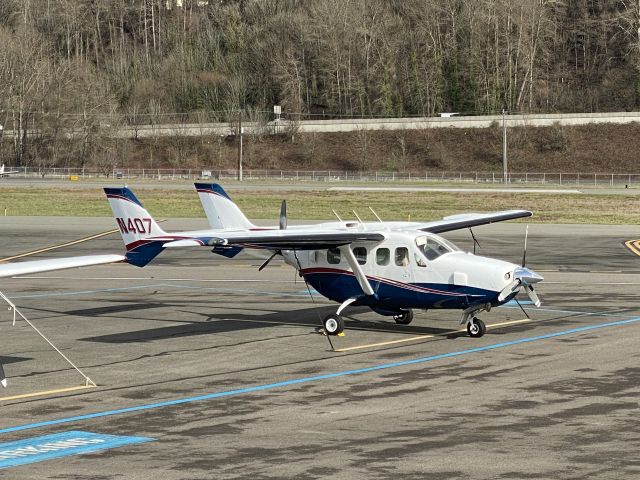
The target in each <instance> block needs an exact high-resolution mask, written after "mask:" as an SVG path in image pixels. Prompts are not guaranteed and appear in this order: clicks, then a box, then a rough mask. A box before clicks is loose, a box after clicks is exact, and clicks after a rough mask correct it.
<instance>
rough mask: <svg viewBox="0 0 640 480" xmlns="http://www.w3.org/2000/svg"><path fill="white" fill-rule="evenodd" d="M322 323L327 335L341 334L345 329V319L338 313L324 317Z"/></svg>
mask: <svg viewBox="0 0 640 480" xmlns="http://www.w3.org/2000/svg"><path fill="white" fill-rule="evenodd" d="M322 325H323V326H324V331H325V333H326V334H327V335H340V334H341V333H342V332H343V331H344V319H343V318H342V317H341V316H340V315H338V314H336V313H334V314H331V315H327V316H326V317H324V320H322Z"/></svg>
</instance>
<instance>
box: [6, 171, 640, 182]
mask: <svg viewBox="0 0 640 480" xmlns="http://www.w3.org/2000/svg"><path fill="white" fill-rule="evenodd" d="M6 170H8V171H11V170H19V173H14V174H12V175H11V177H17V178H42V179H47V178H58V179H60V178H69V179H72V180H73V179H76V177H77V179H86V178H111V179H149V180H161V181H162V180H167V181H171V180H235V179H237V178H238V172H237V170H235V169H211V170H208V169H207V170H202V169H197V170H196V169H170V168H152V169H149V168H141V169H133V168H115V169H113V170H109V171H104V170H94V169H80V168H47V169H38V168H31V167H6ZM243 178H244V180H269V181H283V182H285V181H301V182H302V181H303V182H309V181H310V182H384V183H387V182H414V183H421V182H449V183H477V184H487V183H488V184H504V178H503V173H502V172H501V171H500V172H455V171H423V172H418V171H413V172H389V171H382V170H380V171H349V170H258V169H246V168H245V169H243ZM508 184H513V185H584V186H588V185H594V186H598V185H600V186H606V185H609V186H614V185H627V186H631V185H640V173H585V172H512V173H510V174H509V176H508Z"/></svg>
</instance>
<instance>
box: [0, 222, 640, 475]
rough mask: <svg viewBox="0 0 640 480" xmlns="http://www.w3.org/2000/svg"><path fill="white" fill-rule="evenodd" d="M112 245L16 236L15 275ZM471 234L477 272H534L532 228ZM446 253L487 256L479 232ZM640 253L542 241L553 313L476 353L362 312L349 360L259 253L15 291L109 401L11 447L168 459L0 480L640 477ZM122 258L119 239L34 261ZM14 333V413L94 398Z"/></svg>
mask: <svg viewBox="0 0 640 480" xmlns="http://www.w3.org/2000/svg"><path fill="white" fill-rule="evenodd" d="M113 227H114V225H113V220H112V219H108V218H104V219H82V218H2V219H0V228H1V229H2V235H3V237H2V238H3V240H4V241H3V247H2V256H9V255H13V254H16V253H20V252H24V251H28V250H33V249H36V248H40V247H46V246H50V245H55V244H59V243H63V242H66V241H70V240H73V239H76V238H79V237H82V236H86V235H91V234H94V233H98V232H101V231H105V230H109V229H111V228H113ZM202 227H205V222H204V221H203V220H192V219H190V220H175V221H170V222H167V224H165V229H167V230H174V229H176V230H177V229H181V228H202ZM474 231H475V234H476V237H477V238H478V240H479V242H480V245H481V248H480V249H479V251H478V253H479V254H484V255H488V256H495V257H499V258H503V259H505V260H510V261H516V262H519V261H520V259H521V257H522V244H523V234H524V226H523V225H522V224H499V225H491V226H486V227H480V228H477V229H474ZM447 236H448V238H450V239H452V240H454V241H455V242H456V243H457V244H458V245H459V246H461V247H462V248H464V249H467V250H469V249H472V248H473V245H472V243H471V241H470V237H469V234H468V232H456V233H455V234H452V235H447ZM635 238H640V228H638V227H635V226H628V227H621V226H582V225H578V226H566V225H535V224H534V225H531V227H530V231H529V239H528V246H529V248H528V252H527V265H528V266H529V267H531V268H533V269H534V270H536V271H538V272H539V273H541V274H542V275H543V276H544V277H545V282H543V283H542V284H540V286H539V288H538V292H539V295H540V296H541V298H542V300H543V306H542V308H540V309H536V308H535V307H533V306H531V305H526V304H525V305H524V307H525V309H526V310H527V312H528V313H529V315H530V316H531V319H530V320H528V319H526V317H525V315H524V314H523V312H522V311H521V310H520V308H519V307H518V306H517V305H510V306H504V307H500V308H496V309H493V310H492V311H491V312H490V313H485V314H483V315H481V317H482V318H483V319H484V320H485V321H486V322H487V323H488V324H489V325H490V328H489V331H488V333H487V334H486V335H485V336H484V337H482V338H480V339H472V338H469V337H467V336H466V334H463V333H461V332H458V330H459V328H460V326H459V325H458V319H459V312H453V311H436V310H432V311H429V312H417V313H416V318H415V320H414V322H413V323H412V324H411V325H409V326H407V327H401V326H397V325H395V324H394V323H393V321H392V320H388V319H386V318H384V317H379V316H377V315H375V314H373V313H370V312H366V311H360V310H355V309H354V310H352V311H351V313H349V311H347V313H348V318H347V330H346V336H345V337H342V338H336V339H334V341H333V343H334V347H335V349H337V350H341V351H338V352H336V351H333V350H332V349H331V348H330V345H329V342H328V341H327V338H326V337H324V336H322V335H319V334H318V333H317V331H316V329H317V327H318V326H319V323H320V318H321V317H322V316H323V315H325V314H327V313H330V312H332V311H334V309H335V308H336V305H335V304H332V303H331V302H328V301H326V300H324V299H322V298H321V297H319V296H317V295H314V296H313V298H311V297H310V295H309V292H308V291H307V288H306V286H305V284H304V282H302V281H301V280H300V279H298V278H296V276H295V273H294V271H293V270H292V269H291V268H290V267H288V266H285V265H282V263H281V262H280V261H274V262H273V263H272V265H270V266H269V267H268V268H267V269H265V270H264V271H262V272H258V271H257V267H258V265H259V264H260V263H261V262H262V259H263V258H264V256H262V255H258V254H254V255H247V254H242V257H241V258H237V259H235V260H228V259H225V258H222V257H219V256H216V255H213V254H211V253H209V251H208V250H207V249H202V250H189V251H180V252H177V251H172V252H166V253H163V254H162V255H161V256H160V257H159V258H158V261H157V262H155V263H154V264H153V265H150V266H148V267H145V268H143V269H139V268H136V267H132V266H129V265H111V266H100V267H92V268H84V269H79V270H74V271H64V272H51V273H47V274H39V275H33V276H30V277H25V278H19V279H18V278H16V279H2V280H1V281H0V282H1V287H0V289H1V290H2V291H3V292H4V293H5V294H7V295H8V296H9V297H10V298H11V299H13V301H14V302H16V304H17V305H18V307H19V308H20V310H21V311H22V312H23V313H24V314H25V315H26V316H27V318H29V319H30V320H31V321H33V323H34V324H35V325H37V326H38V328H40V329H41V330H42V331H43V332H44V333H45V334H46V335H47V336H49V337H50V338H51V339H52V340H53V341H54V343H55V344H56V345H57V346H58V347H59V348H60V349H61V350H62V351H63V352H64V353H65V354H66V355H68V356H69V358H70V359H71V360H72V361H74V362H76V363H77V364H78V366H79V367H80V368H81V369H82V370H83V371H84V372H85V373H86V374H87V375H89V376H90V377H91V379H92V380H94V381H95V382H96V383H97V384H98V387H97V388H89V389H82V390H76V391H71V392H66V393H55V394H48V395H44V396H38V397H23V398H18V399H13V400H3V401H0V412H2V415H0V443H2V442H11V441H16V440H23V439H29V438H31V437H36V436H41V435H47V434H53V433H60V432H67V431H85V432H96V433H101V434H110V435H123V436H142V437H148V438H151V439H153V440H152V441H149V442H147V443H140V444H134V445H128V446H122V447H118V448H114V449H109V450H104V451H102V452H99V453H89V454H84V455H75V456H66V457H63V458H58V459H51V460H47V461H42V462H38V463H32V464H28V465H24V466H17V467H11V468H6V469H3V470H0V478H9V479H13V478H51V479H60V478H72V479H100V480H104V479H120V478H127V479H148V478H152V477H153V478H156V479H211V478H247V477H251V478H254V479H263V478H264V479H266V478H326V477H329V476H331V477H333V478H353V479H356V478H416V479H418V478H420V479H424V478H434V479H436V478H437V479H446V478H492V479H494V478H505V479H525V478H526V479H531V478H540V479H543V478H544V479H548V478H563V479H564V478H566V479H572V478H587V477H588V478H591V479H593V478H616V479H619V478H637V477H638V476H640V460H639V459H638V456H637V449H638V445H639V444H640V415H639V413H640V408H639V400H638V399H639V396H640V367H638V360H639V358H640V353H639V349H638V342H639V341H640V294H639V293H638V285H639V284H640V277H639V276H638V274H640V258H639V257H637V256H635V255H633V254H632V253H631V252H630V251H628V250H627V249H626V248H625V247H624V246H623V245H622V242H623V241H624V240H631V239H635ZM121 251H122V243H121V240H120V238H119V235H117V234H114V235H110V236H106V237H103V238H100V239H97V240H93V241H91V242H87V243H81V244H76V245H73V246H70V247H65V248H63V249H59V250H51V251H49V252H44V253H41V254H39V255H37V257H32V258H51V257H55V256H69V255H83V254H89V253H119V252H121ZM2 311H4V313H1V312H2ZM11 320H12V315H11V312H9V311H7V310H4V309H2V310H0V338H1V339H2V340H1V343H0V357H1V360H2V362H3V363H4V365H5V371H6V373H7V375H8V377H9V382H10V384H9V387H8V388H6V389H1V390H0V396H2V397H4V398H6V397H11V396H19V395H28V394H31V393H33V392H39V391H50V390H59V389H65V388H70V387H77V386H81V385H83V379H82V377H80V376H79V375H78V374H77V373H76V372H75V371H73V370H72V369H70V368H69V367H68V366H67V365H66V364H65V363H64V361H63V360H62V359H61V358H60V357H59V356H58V355H57V354H56V353H55V352H53V351H52V349H51V348H50V347H48V345H46V344H45V343H44V342H43V341H42V340H41V339H40V338H39V337H38V336H37V335H36V334H35V333H34V332H33V331H32V330H31V329H30V328H29V327H28V326H26V325H25V324H24V323H22V322H18V324H17V325H16V326H12V325H11ZM492 325H493V326H492ZM372 344H378V345H377V346H373V347H365V348H360V347H361V346H363V345H372ZM382 344H384V345H382ZM0 450H1V449H0ZM1 455H2V451H0V456H1Z"/></svg>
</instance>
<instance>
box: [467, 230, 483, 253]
mask: <svg viewBox="0 0 640 480" xmlns="http://www.w3.org/2000/svg"><path fill="white" fill-rule="evenodd" d="M469 232H471V238H473V254H474V255H475V254H476V245H477V246H478V248H482V247H481V246H480V242H479V241H478V239H477V238H476V236H475V234H474V233H473V229H472V228H471V227H469Z"/></svg>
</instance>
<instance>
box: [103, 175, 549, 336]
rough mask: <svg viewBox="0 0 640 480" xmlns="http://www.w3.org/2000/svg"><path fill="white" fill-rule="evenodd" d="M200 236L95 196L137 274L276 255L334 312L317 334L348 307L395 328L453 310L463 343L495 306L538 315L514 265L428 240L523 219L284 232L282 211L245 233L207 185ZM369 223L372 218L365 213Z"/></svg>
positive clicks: (531, 276)
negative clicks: (164, 265)
mask: <svg viewBox="0 0 640 480" xmlns="http://www.w3.org/2000/svg"><path fill="white" fill-rule="evenodd" d="M196 189H197V191H198V194H199V195H200V199H201V201H202V204H203V207H204V210H205V213H206V215H207V218H208V220H209V223H210V225H211V227H212V228H211V229H210V230H202V231H188V232H174V233H167V232H165V231H164V230H162V228H160V226H159V225H158V224H157V223H156V221H155V220H154V219H153V218H152V217H151V215H150V214H149V213H148V212H147V210H146V209H145V208H144V207H143V206H142V204H141V203H140V201H139V200H138V199H137V198H136V196H135V195H134V194H133V192H132V191H131V190H129V189H128V188H126V187H123V188H105V193H106V195H107V198H108V200H109V204H110V206H111V209H112V210H113V213H114V216H115V218H116V223H117V225H118V228H119V229H120V233H121V234H122V239H123V241H124V243H125V247H126V261H127V262H128V263H130V264H132V265H136V266H139V267H143V266H145V265H147V264H148V263H149V262H151V261H152V260H153V259H154V258H155V257H156V256H157V255H158V254H159V253H161V252H162V251H163V250H165V249H173V248H189V247H207V248H211V249H212V252H213V253H216V254H220V255H223V256H225V257H228V258H233V257H234V256H236V255H237V254H238V253H239V252H240V251H242V250H243V249H245V248H246V249H263V250H268V251H271V252H272V255H271V257H270V258H269V259H268V260H267V261H266V262H265V263H264V264H263V265H262V266H261V267H260V269H262V268H264V267H265V266H266V264H267V263H268V262H269V261H270V260H271V259H272V258H273V257H274V256H276V255H278V254H280V255H282V257H283V258H284V261H285V262H286V263H287V264H289V265H291V266H292V267H294V268H295V269H296V270H297V271H298V272H299V274H300V275H301V276H302V277H304V279H305V281H306V282H307V283H308V284H309V285H310V286H312V287H313V288H314V289H315V290H316V291H318V292H319V293H320V294H322V295H323V296H325V297H327V298H329V299H331V300H333V301H335V302H338V303H339V304H340V306H339V307H338V309H337V310H336V312H335V314H331V315H328V316H326V317H325V318H324V319H323V325H324V330H325V333H326V334H328V335H338V334H340V333H341V332H342V331H343V329H344V320H343V318H342V316H341V314H342V312H343V311H344V310H345V308H347V307H349V306H367V307H369V308H370V309H371V310H373V311H374V312H376V313H378V314H380V315H385V316H391V317H393V318H394V320H395V321H396V322H397V323H399V324H405V325H406V324H409V323H410V322H411V321H412V320H413V310H414V309H423V310H427V309H459V310H461V311H462V315H461V320H460V323H461V324H462V325H466V329H467V332H468V333H469V335H470V336H471V337H481V336H482V335H484V333H485V332H486V325H485V324H484V322H483V321H482V320H480V319H479V318H477V316H476V315H478V314H479V313H480V312H483V311H487V312H488V311H489V310H491V308H492V307H495V306H498V305H502V304H504V303H506V302H508V301H510V300H511V299H513V298H514V297H515V296H516V295H517V294H518V293H519V292H520V291H521V290H524V291H525V292H526V293H527V295H528V296H529V298H530V299H531V301H532V303H533V304H535V305H536V306H540V300H539V298H538V296H537V294H536V292H535V290H534V287H533V285H534V284H536V283H538V282H540V281H542V280H543V278H542V277H541V276H540V275H538V274H537V273H535V272H534V271H532V270H530V269H529V268H526V267H525V266H524V261H523V264H522V265H517V264H513V263H508V262H505V261H502V260H497V259H493V258H487V257H482V256H477V255H474V254H472V253H465V252H463V251H461V250H460V249H459V248H458V247H456V246H455V245H454V244H453V243H451V242H450V241H448V240H446V239H444V238H442V237H440V236H439V235H438V234H439V233H443V232H449V231H453V230H458V229H463V228H472V227H475V226H478V225H485V224H489V223H493V222H501V221H505V220H511V219H516V218H524V217H530V216H531V215H532V213H531V212H529V211H526V210H508V211H501V212H494V213H470V214H462V215H453V216H449V217H445V218H443V219H442V220H437V221H433V222H426V223H417V222H383V221H382V220H380V221H379V222H360V221H357V222H355V221H341V220H339V221H338V222H329V223H321V224H317V225H301V226H295V227H289V228H287V217H286V207H285V204H284V202H283V206H282V209H281V215H280V224H279V226H278V227H273V228H261V227H257V226H255V225H254V224H252V223H251V222H250V221H249V220H248V219H247V218H246V216H245V215H244V214H243V213H242V212H241V211H240V209H239V208H238V206H237V205H236V204H235V203H234V202H233V201H232V200H231V198H230V197H229V195H227V193H226V192H225V191H224V189H223V188H222V187H221V186H220V185H217V184H196ZM374 213H375V212H374Z"/></svg>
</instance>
